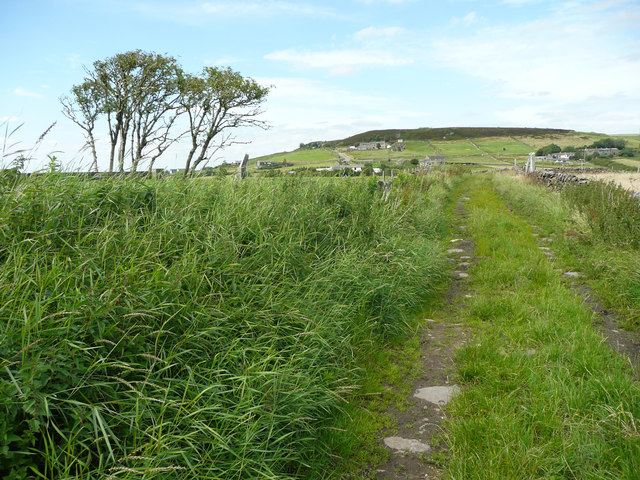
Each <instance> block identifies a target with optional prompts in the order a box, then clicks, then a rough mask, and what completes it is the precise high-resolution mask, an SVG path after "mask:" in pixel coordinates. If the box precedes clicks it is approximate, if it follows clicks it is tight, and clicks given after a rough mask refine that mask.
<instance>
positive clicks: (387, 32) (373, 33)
mask: <svg viewBox="0 0 640 480" xmlns="http://www.w3.org/2000/svg"><path fill="white" fill-rule="evenodd" d="M405 32H406V30H405V29H404V28H402V27H385V28H375V27H367V28H363V29H362V30H360V31H359V32H356V33H354V35H353V37H354V38H355V39H356V40H359V41H366V40H372V39H373V40H377V39H380V38H382V37H384V38H388V37H395V36H397V35H400V34H403V33H405Z"/></svg>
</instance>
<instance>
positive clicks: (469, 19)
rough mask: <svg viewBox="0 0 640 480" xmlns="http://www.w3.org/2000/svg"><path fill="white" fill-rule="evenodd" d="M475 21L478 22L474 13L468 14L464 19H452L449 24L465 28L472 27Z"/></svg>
mask: <svg viewBox="0 0 640 480" xmlns="http://www.w3.org/2000/svg"><path fill="white" fill-rule="evenodd" d="M477 21H478V17H477V16H476V12H469V13H467V14H466V15H465V16H464V17H461V18H458V17H454V18H453V19H452V20H451V23H452V24H453V25H464V26H465V27H468V26H469V25H473V24H474V23H476V22H477Z"/></svg>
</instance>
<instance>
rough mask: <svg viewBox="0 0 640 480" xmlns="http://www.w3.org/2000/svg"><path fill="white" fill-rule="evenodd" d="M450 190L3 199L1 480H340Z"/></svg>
mask: <svg viewBox="0 0 640 480" xmlns="http://www.w3.org/2000/svg"><path fill="white" fill-rule="evenodd" d="M441 181H442V180H438V179H435V178H429V179H428V180H427V181H426V182H425V179H424V178H421V179H418V180H411V179H408V180H407V179H405V181H404V183H402V182H400V183H399V184H402V185H401V186H400V187H399V188H396V189H394V193H393V195H392V197H391V198H390V200H389V201H388V202H385V201H383V199H382V196H381V194H380V193H379V192H378V190H377V189H376V186H375V183H373V182H371V181H369V180H367V179H320V180H308V181H307V180H292V179H262V180H260V181H256V180H251V179H250V180H249V181H243V182H234V181H231V180H228V179H223V178H220V179H215V180H213V181H212V180H206V181H203V180H200V179H190V180H180V181H177V180H172V179H165V180H147V181H140V180H136V179H123V178H111V179H103V180H88V179H82V178H78V177H74V176H68V175H65V174H61V173H55V172H54V173H50V174H47V175H40V176H32V177H30V178H23V179H20V180H19V181H17V182H16V181H11V182H3V183H0V190H1V192H0V284H1V285H3V288H2V289H1V290H0V317H1V318H3V319H4V321H3V322H2V323H1V324H0V438H1V439H2V441H1V442H0V444H2V445H3V447H2V448H0V477H2V478H8V479H11V478H26V477H33V478H52V479H53V478H55V479H61V478H109V479H134V478H135V479H139V478H145V479H152V478H179V479H187V478H189V479H193V478H212V479H213V478H220V479H222V478H236V479H243V478H262V479H269V478H271V479H275V478H278V479H287V478H289V479H294V478H308V477H310V476H312V475H316V476H318V477H330V473H328V472H329V470H326V471H324V470H323V468H325V467H326V465H328V464H329V462H331V458H332V455H334V454H335V452H333V451H332V450H331V447H330V445H332V444H337V443H340V442H339V441H337V440H336V439H335V438H330V437H331V436H333V437H335V436H339V435H344V434H346V433H344V432H339V431H337V430H335V429H333V421H334V419H335V418H337V417H339V416H340V415H341V414H342V413H341V412H343V410H344V406H345V405H346V403H345V402H347V401H348V400H349V398H350V396H352V395H353V392H354V391H357V389H358V387H359V385H360V384H361V383H362V370H361V369H360V368H359V367H358V365H359V361H358V359H359V358H362V357H363V355H366V352H367V351H373V350H375V349H376V348H378V347H377V346H378V345H379V342H380V341H382V340H384V339H389V338H393V337H394V336H398V335H402V334H403V332H404V331H405V330H406V326H407V325H408V323H409V319H410V313H411V312H412V310H414V309H415V308H417V307H418V305H419V304H420V303H421V302H422V301H423V300H424V298H425V296H428V295H429V294H430V293H432V292H433V291H434V289H435V285H436V284H437V283H438V282H439V281H440V280H441V279H442V278H443V275H444V271H445V268H446V265H445V262H444V259H443V256H442V254H441V249H440V248H439V243H438V242H439V238H440V236H441V235H442V229H443V228H445V226H444V219H443V218H444V217H443V208H442V202H440V201H439V200H438V199H437V198H434V197H433V195H431V196H430V194H429V192H428V190H429V187H430V186H432V185H434V183H437V182H441ZM432 191H434V192H435V191H437V188H436V187H434V188H433V189H432ZM347 433H348V432H347ZM323 472H324V473H323Z"/></svg>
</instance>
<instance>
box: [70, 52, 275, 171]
mask: <svg viewBox="0 0 640 480" xmlns="http://www.w3.org/2000/svg"><path fill="white" fill-rule="evenodd" d="M85 71H86V76H85V78H84V81H83V83H81V84H80V85H76V86H74V87H73V88H72V90H71V95H70V96H69V97H63V98H61V99H60V101H61V102H62V106H63V113H64V114H65V115H66V116H67V117H69V118H70V119H71V120H72V121H74V122H75V123H76V124H78V125H79V126H80V127H81V128H82V129H83V130H84V131H85V136H86V137H87V144H88V145H89V146H90V147H91V152H92V155H93V159H94V165H96V167H97V154H96V148H95V143H96V140H95V137H94V131H95V128H96V125H97V122H98V120H100V119H102V121H103V122H104V120H105V119H106V122H105V123H106V126H107V129H108V132H109V141H110V144H111V149H110V154H109V171H110V172H113V171H114V163H115V159H116V158H117V160H118V170H119V171H120V172H124V169H125V158H127V155H129V156H130V158H131V166H130V170H131V171H132V172H135V171H136V170H137V169H138V167H139V166H140V164H141V162H142V161H143V160H145V161H148V162H149V165H148V166H149V171H152V169H153V165H154V162H155V161H156V159H157V158H158V157H159V156H160V155H162V154H163V153H164V152H165V151H166V150H167V148H169V147H170V146H171V145H172V144H173V143H175V142H176V141H178V140H179V139H180V138H182V137H184V136H189V137H190V139H191V147H190V150H189V153H188V156H187V160H186V168H185V175H189V174H191V173H193V172H194V171H195V169H196V168H197V167H198V166H200V165H202V164H203V163H205V164H206V162H207V161H208V160H209V159H210V158H211V157H212V156H213V155H214V154H215V152H217V151H218V150H219V149H220V148H222V147H224V146H227V145H231V144H233V143H241V142H236V141H235V138H234V137H233V134H232V132H231V129H232V128H236V127H242V126H249V125H255V126H260V127H263V128H266V123H265V122H264V121H261V120H259V119H258V118H257V117H258V115H259V114H261V113H262V110H261V109H260V105H261V104H262V102H263V101H264V100H265V98H266V95H267V93H268V92H269V88H268V87H262V86H260V85H258V84H257V83H256V82H255V80H253V79H251V78H244V77H242V76H241V75H240V74H239V73H237V72H234V71H233V70H231V69H230V68H226V69H219V68H212V67H207V68H205V69H204V70H203V74H202V76H194V75H186V74H184V72H183V71H182V69H181V67H180V66H179V65H178V63H177V61H176V59H175V58H173V57H168V56H164V55H158V54H155V53H147V52H143V51H141V50H133V51H130V52H125V53H118V54H116V55H114V56H113V57H109V58H107V59H105V60H98V61H95V62H94V63H93V68H90V69H86V70H85ZM183 114H184V115H186V116H187V117H188V122H185V123H187V125H188V130H186V131H184V130H182V132H181V133H175V132H176V131H177V130H178V128H177V125H178V124H180V123H181V122H177V119H178V118H179V116H180V115H183ZM102 124H104V123H102Z"/></svg>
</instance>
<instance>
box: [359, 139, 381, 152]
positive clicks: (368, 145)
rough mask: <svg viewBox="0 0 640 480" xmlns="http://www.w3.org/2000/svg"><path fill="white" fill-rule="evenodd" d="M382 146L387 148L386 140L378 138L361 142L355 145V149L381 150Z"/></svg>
mask: <svg viewBox="0 0 640 480" xmlns="http://www.w3.org/2000/svg"><path fill="white" fill-rule="evenodd" d="M384 148H387V142H385V141H384V140H380V141H378V142H361V143H360V145H358V146H357V147H356V150H360V151H364V150H382V149H384Z"/></svg>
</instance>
